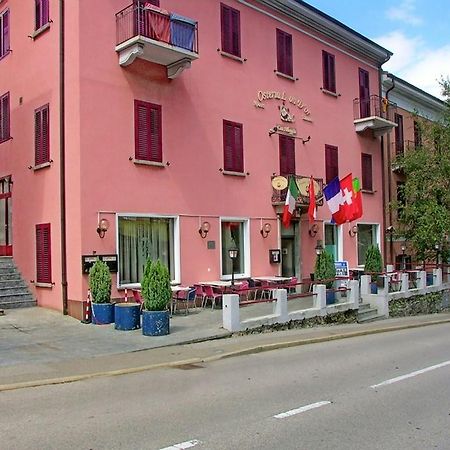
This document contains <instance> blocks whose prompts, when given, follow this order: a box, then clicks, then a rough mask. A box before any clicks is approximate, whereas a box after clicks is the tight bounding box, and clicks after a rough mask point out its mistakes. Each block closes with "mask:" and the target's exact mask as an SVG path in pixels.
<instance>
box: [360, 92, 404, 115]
mask: <svg viewBox="0 0 450 450" xmlns="http://www.w3.org/2000/svg"><path fill="white" fill-rule="evenodd" d="M396 111H397V104H396V103H393V102H390V101H389V100H386V99H385V98H381V97H379V96H378V95H371V96H370V97H369V98H355V99H354V100H353V117H354V120H359V119H365V118H366V117H373V116H375V117H381V118H382V119H386V120H389V121H390V122H393V121H394V114H395V112H396Z"/></svg>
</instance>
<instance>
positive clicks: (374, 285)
mask: <svg viewBox="0 0 450 450" xmlns="http://www.w3.org/2000/svg"><path fill="white" fill-rule="evenodd" d="M370 293H371V294H378V286H377V282H376V281H372V283H370Z"/></svg>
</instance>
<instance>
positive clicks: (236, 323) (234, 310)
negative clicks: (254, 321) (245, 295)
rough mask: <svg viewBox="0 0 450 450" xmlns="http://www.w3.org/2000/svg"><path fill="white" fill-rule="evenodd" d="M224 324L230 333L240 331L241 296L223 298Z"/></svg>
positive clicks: (226, 295)
mask: <svg viewBox="0 0 450 450" xmlns="http://www.w3.org/2000/svg"><path fill="white" fill-rule="evenodd" d="M222 303H223V309H222V322H223V327H224V328H225V329H226V330H228V331H240V330H241V319H240V315H239V295H236V294H225V295H224V296H223V300H222Z"/></svg>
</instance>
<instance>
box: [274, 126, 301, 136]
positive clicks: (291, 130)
mask: <svg viewBox="0 0 450 450" xmlns="http://www.w3.org/2000/svg"><path fill="white" fill-rule="evenodd" d="M275 129H276V131H279V132H280V133H284V134H288V135H290V136H296V135H297V130H296V129H295V128H291V127H285V126H282V125H276V126H275Z"/></svg>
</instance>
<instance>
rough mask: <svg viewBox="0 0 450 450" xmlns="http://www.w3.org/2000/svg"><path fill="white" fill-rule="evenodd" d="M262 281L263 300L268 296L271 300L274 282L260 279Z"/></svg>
mask: <svg viewBox="0 0 450 450" xmlns="http://www.w3.org/2000/svg"><path fill="white" fill-rule="evenodd" d="M260 283H261V286H260V288H261V300H262V299H263V298H266V299H267V300H269V299H270V298H271V297H272V284H271V283H270V282H269V281H267V280H260Z"/></svg>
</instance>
